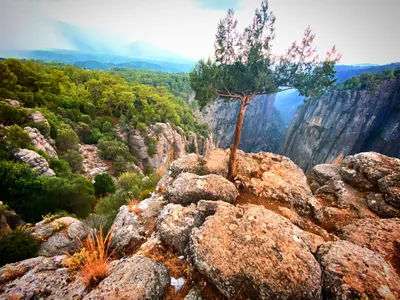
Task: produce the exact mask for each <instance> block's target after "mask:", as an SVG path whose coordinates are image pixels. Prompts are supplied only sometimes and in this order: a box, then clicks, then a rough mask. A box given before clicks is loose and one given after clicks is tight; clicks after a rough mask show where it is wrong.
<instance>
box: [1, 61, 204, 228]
mask: <svg viewBox="0 0 400 300" xmlns="http://www.w3.org/2000/svg"><path fill="white" fill-rule="evenodd" d="M143 83H145V84H143ZM188 93H189V88H188V83H187V77H186V76H184V75H178V74H176V75H173V74H164V73H161V72H158V73H156V72H138V71H134V70H125V69H114V70H112V71H110V72H106V71H104V72H102V71H90V70H85V69H82V68H79V67H75V66H71V65H62V64H45V63H41V62H36V61H23V60H16V59H6V60H2V61H0V123H1V127H0V159H1V161H0V174H1V175H0V176H1V178H2V180H1V183H0V195H1V196H0V201H3V202H4V204H7V205H8V207H9V208H11V209H14V210H15V211H16V212H17V213H18V214H20V215H21V216H22V217H23V219H24V220H25V221H38V220H40V219H41V216H42V215H46V214H47V213H49V212H50V213H54V212H56V211H59V210H62V211H66V212H67V213H72V214H75V215H76V216H78V217H80V218H85V217H87V216H88V215H89V213H90V212H93V209H94V205H95V204H96V197H95V192H96V195H97V199H99V198H101V199H100V202H99V203H98V204H97V206H96V209H95V210H96V212H101V213H105V214H110V213H111V214H113V213H116V211H117V210H118V208H119V206H121V205H122V204H124V203H126V201H128V200H131V199H142V198H143V197H145V196H146V195H149V193H150V192H151V191H152V189H154V186H155V184H156V183H157V181H158V178H159V177H158V175H151V176H150V179H149V180H148V181H146V182H144V181H143V180H142V179H143V175H139V174H136V173H132V172H133V171H134V170H137V167H136V166H135V165H136V164H137V162H138V158H137V157H135V156H134V155H132V153H131V152H130V151H129V149H128V146H127V144H126V141H124V140H123V139H122V138H121V136H122V135H123V132H122V133H121V132H118V130H117V129H116V128H117V127H118V128H130V129H132V130H137V131H139V132H142V133H143V132H146V130H147V127H148V126H149V125H153V124H155V123H157V122H160V123H170V124H171V126H172V127H173V128H178V127H180V128H182V129H183V131H184V132H185V133H186V134H188V133H189V132H190V131H192V132H195V133H197V134H200V135H203V136H206V135H207V134H208V129H207V126H206V125H204V124H202V123H200V121H199V120H197V119H196V117H195V116H194V115H193V113H192V110H191V108H190V107H189V105H188V104H187V103H186V101H184V100H183V98H182V97H186V96H187V95H188ZM10 99H11V100H16V101H10ZM6 100H7V101H6ZM35 115H36V116H39V117H43V120H42V121H40V120H39V122H36V121H34V120H33V119H34V118H33V116H35ZM117 125H118V126H117ZM153 127H154V126H153ZM24 128H25V129H24ZM26 128H29V130H30V131H29V132H28V131H27V130H26ZM36 129H37V130H38V132H37V133H36V131H35V130H36ZM32 132H33V133H34V134H35V136H36V137H37V136H39V137H40V138H42V139H44V140H46V141H48V142H49V143H48V147H49V148H51V149H52V147H54V148H56V149H57V152H54V153H51V152H49V151H47V152H46V151H43V149H38V148H36V147H35V146H34V145H33V144H32V142H31V139H32V137H31V134H32ZM121 134H122V135H121ZM144 140H145V143H146V146H147V149H148V150H147V151H148V154H149V156H152V155H154V151H155V150H154V147H155V145H156V144H157V142H158V141H157V138H156V135H153V136H150V137H149V136H144ZM52 143H53V144H52ZM79 144H96V145H97V147H98V149H99V151H100V154H101V157H102V158H103V159H106V160H108V161H109V162H110V163H111V164H113V166H114V167H113V170H114V173H113V175H115V176H116V177H119V176H120V175H121V174H123V173H124V172H131V173H124V174H123V177H121V178H119V179H118V181H117V182H116V186H115V187H114V183H113V180H111V181H110V180H108V179H107V176H109V175H108V174H105V175H104V176H105V178H98V180H96V182H97V186H96V185H95V186H93V185H92V183H91V181H90V180H88V179H87V178H85V177H83V176H82V175H80V173H82V172H81V171H82V170H81V165H82V160H83V157H82V155H81V153H80V152H79V151H81V150H80V149H79V148H80V146H79ZM46 145H47V143H46ZM21 149H23V151H21ZM17 153H18V155H21V157H22V159H24V156H23V155H31V156H32V155H36V154H38V156H35V157H34V159H35V160H36V161H37V162H38V164H39V165H40V167H43V166H45V167H46V168H49V169H51V170H53V171H54V172H55V176H38V175H39V173H40V172H42V171H43V170H42V169H39V167H38V169H37V170H33V169H32V166H31V167H30V166H29V165H28V164H26V163H23V162H21V160H19V159H17ZM32 153H33V154H32ZM35 153H36V154H35ZM49 153H51V154H52V155H49ZM44 170H46V169H44ZM144 171H145V173H147V174H150V173H151V172H152V171H153V170H151V169H146V168H145V169H144ZM43 172H47V173H49V172H48V171H43ZM51 172H52V171H51ZM51 172H50V173H51ZM50 173H49V174H50ZM50 175H53V174H50ZM104 176H103V177H104ZM99 181H100V182H102V183H103V184H100V183H99ZM142 192H143V194H142ZM110 193H111V195H110ZM107 195H108V196H107Z"/></svg>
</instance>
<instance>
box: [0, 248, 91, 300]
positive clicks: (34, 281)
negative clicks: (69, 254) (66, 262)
mask: <svg viewBox="0 0 400 300" xmlns="http://www.w3.org/2000/svg"><path fill="white" fill-rule="evenodd" d="M64 258H65V255H62V256H54V257H50V258H47V257H35V258H31V259H27V260H24V261H21V262H17V263H13V264H8V265H5V266H4V267H2V268H0V298H1V299H44V298H46V299H76V298H82V297H83V296H84V295H85V294H86V291H85V289H86V287H85V286H84V284H83V283H82V281H81V280H78V279H76V278H74V277H73V276H71V275H70V274H69V272H68V270H67V269H66V268H63V267H62V265H61V262H62V260H63V259H64Z"/></svg>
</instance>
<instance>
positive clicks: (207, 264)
mask: <svg viewBox="0 0 400 300" xmlns="http://www.w3.org/2000/svg"><path fill="white" fill-rule="evenodd" d="M191 247H192V253H193V254H192V255H193V259H194V263H195V265H196V267H197V269H198V270H199V271H200V272H201V273H203V274H204V275H206V276H207V278H208V279H209V280H210V281H211V282H213V283H214V284H215V285H216V286H217V287H218V289H219V290H220V291H221V292H222V293H223V294H224V295H225V296H226V297H228V298H233V297H235V296H237V295H239V294H241V293H242V295H247V296H249V297H250V299H320V298H321V271H320V267H319V265H318V262H317V261H316V260H315V258H314V256H313V255H312V253H311V251H310V248H309V247H310V246H309V241H308V240H307V238H306V237H305V236H303V235H302V230H300V229H299V228H298V227H296V226H294V225H292V224H291V223H290V222H289V221H288V220H287V219H285V218H283V217H281V216H279V215H277V214H275V213H273V212H271V211H269V210H266V209H264V208H261V207H259V206H255V205H249V206H247V207H234V206H232V205H230V204H227V203H224V202H219V203H218V205H217V208H216V212H215V214H214V215H213V216H211V217H209V218H208V219H207V220H206V222H205V223H204V224H203V226H201V227H200V228H198V229H197V228H195V229H194V230H193V231H192V235H191Z"/></svg>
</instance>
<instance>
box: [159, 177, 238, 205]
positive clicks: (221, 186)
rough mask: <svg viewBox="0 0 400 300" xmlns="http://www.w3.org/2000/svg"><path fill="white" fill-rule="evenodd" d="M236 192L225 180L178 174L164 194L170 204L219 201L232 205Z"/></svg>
mask: <svg viewBox="0 0 400 300" xmlns="http://www.w3.org/2000/svg"><path fill="white" fill-rule="evenodd" d="M237 195H238V192H237V190H236V187H235V185H234V184H233V183H232V182H230V181H229V180H227V179H226V178H224V177H222V176H219V175H215V174H210V175H205V176H199V175H196V174H193V173H182V174H180V175H179V176H178V177H177V178H176V179H175V180H174V181H173V182H172V184H171V185H170V186H168V187H167V189H166V190H165V192H164V197H165V199H166V200H167V201H168V202H170V203H177V204H182V205H188V204H190V203H197V202H198V201H199V200H202V199H205V200H221V201H225V202H229V203H233V202H234V201H235V200H236V197H237Z"/></svg>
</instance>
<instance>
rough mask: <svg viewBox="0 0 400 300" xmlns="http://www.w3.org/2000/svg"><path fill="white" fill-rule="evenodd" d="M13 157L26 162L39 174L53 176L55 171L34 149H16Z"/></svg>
mask: <svg viewBox="0 0 400 300" xmlns="http://www.w3.org/2000/svg"><path fill="white" fill-rule="evenodd" d="M14 157H15V158H16V159H17V160H19V161H20V162H23V163H27V164H28V165H29V166H30V167H31V168H32V170H35V171H37V172H38V174H39V175H41V176H54V175H56V173H54V171H53V170H52V169H50V167H49V163H48V162H47V160H46V159H45V158H44V157H43V156H41V155H40V154H38V153H36V152H35V151H32V150H28V149H18V150H17V151H16V152H15V153H14Z"/></svg>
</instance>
